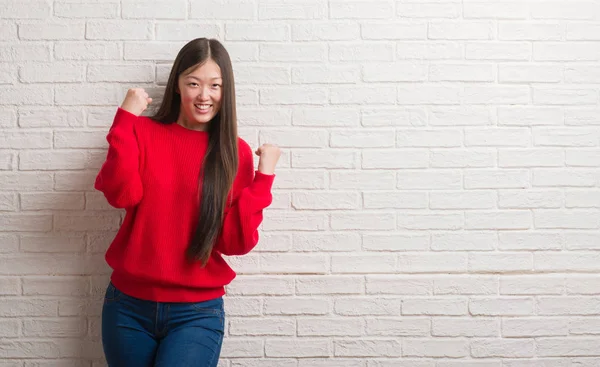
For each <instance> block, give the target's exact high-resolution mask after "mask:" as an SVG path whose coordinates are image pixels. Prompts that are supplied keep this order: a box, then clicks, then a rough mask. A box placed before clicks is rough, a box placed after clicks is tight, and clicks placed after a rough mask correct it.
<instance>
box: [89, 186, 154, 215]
mask: <svg viewBox="0 0 600 367" xmlns="http://www.w3.org/2000/svg"><path fill="white" fill-rule="evenodd" d="M95 188H96V189H97V190H99V191H101V192H102V193H103V194H104V197H105V198H106V201H107V202H108V203H109V204H110V206H112V207H114V208H117V209H128V208H131V207H134V206H136V205H137V204H139V202H140V201H141V200H142V191H141V190H127V189H124V188H116V187H115V188H113V189H109V188H107V187H103V186H101V185H98V184H96V185H95Z"/></svg>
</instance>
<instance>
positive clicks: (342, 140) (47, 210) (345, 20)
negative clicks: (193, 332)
mask: <svg viewBox="0 0 600 367" xmlns="http://www.w3.org/2000/svg"><path fill="white" fill-rule="evenodd" d="M202 36H206V37H216V38H219V39H220V40H222V41H223V42H224V43H225V45H226V47H227V48H228V50H229V51H230V53H231V56H232V59H233V61H234V67H235V73H236V79H237V87H238V111H239V121H240V132H241V135H242V136H243V137H244V138H245V139H247V140H248V142H249V143H250V144H251V145H252V146H254V147H256V146H257V145H258V144H260V143H263V142H274V143H277V144H279V145H280V146H282V148H283V155H282V158H281V161H280V164H279V168H278V177H277V180H276V183H275V188H274V194H275V200H274V203H273V206H272V207H271V208H270V209H268V210H267V211H266V215H265V222H264V224H263V226H262V235H261V242H260V244H259V246H258V248H257V249H256V250H255V251H254V252H253V253H251V254H249V255H247V256H245V257H240V258H231V259H230V262H231V263H232V265H233V266H234V267H235V269H236V270H238V272H239V277H238V278H237V279H236V280H235V281H234V282H233V283H232V284H231V285H230V286H229V287H228V293H229V295H228V296H227V299H226V307H227V312H228V321H227V326H226V333H227V335H226V339H225V344H224V347H223V353H222V360H221V362H220V365H219V366H220V367H259V366H260V367H325V366H327V367H342V366H344V367H459V366H460V367H575V366H577V367H592V366H594V367H596V366H599V365H600V252H599V251H600V216H599V214H600V212H599V209H600V154H599V153H600V151H599V149H598V148H599V146H600V105H599V103H600V100H599V98H600V97H599V96H600V2H599V1H597V0H575V1H556V0H521V1H516V0H506V1H505V0H502V1H501V0H498V1H493V0H487V1H484V0H428V1H418V0H377V1H371V0H369V1H367V0H329V1H326V0H202V1H200V0H169V1H166V0H146V1H139V0H99V1H98V0H54V1H53V0H0V366H2V367H9V366H10V367H58V366H60V367H71V366H73V367H101V366H104V362H103V356H102V348H101V345H100V342H99V337H100V311H101V305H102V296H103V292H104V290H105V286H106V282H107V276H108V274H109V270H110V269H108V267H107V266H106V264H105V263H104V258H103V255H104V251H105V250H106V248H107V246H108V243H109V242H110V240H111V239H112V237H113V236H114V234H115V232H116V230H117V229H118V226H119V223H120V220H121V216H122V213H121V212H119V211H117V210H114V209H111V208H110V207H109V206H108V205H107V204H106V202H105V200H104V199H103V197H102V195H100V194H98V193H97V192H95V191H94V190H93V189H92V183H93V179H94V177H95V174H96V172H97V170H98V169H99V167H100V165H101V164H102V161H103V159H104V157H105V150H106V142H105V135H106V131H107V128H108V126H109V125H110V123H111V121H112V117H113V114H114V111H115V108H116V106H117V104H119V103H120V102H121V100H122V98H123V96H124V92H125V91H126V90H127V88H129V87H132V86H137V87H144V88H147V89H148V90H149V91H150V93H151V94H152V96H153V97H155V98H157V99H158V98H159V97H160V94H161V92H162V90H163V89H164V85H165V83H166V80H167V77H168V72H169V70H170V65H171V62H172V60H173V59H174V57H175V54H176V53H177V51H178V50H179V48H180V47H181V46H182V45H183V44H185V43H186V42H187V41H188V40H190V39H192V38H195V37H202Z"/></svg>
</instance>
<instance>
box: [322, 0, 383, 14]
mask: <svg viewBox="0 0 600 367" xmlns="http://www.w3.org/2000/svg"><path fill="white" fill-rule="evenodd" d="M393 14H394V5H393V3H391V2H389V1H373V2H367V1H360V0H352V1H342V0H336V1H332V2H331V3H330V4H329V16H330V17H331V19H388V18H391V17H392V16H393Z"/></svg>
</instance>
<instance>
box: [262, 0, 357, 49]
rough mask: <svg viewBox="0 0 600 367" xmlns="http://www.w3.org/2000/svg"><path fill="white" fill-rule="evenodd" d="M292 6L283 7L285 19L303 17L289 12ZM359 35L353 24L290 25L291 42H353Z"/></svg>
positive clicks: (317, 23)
mask: <svg viewBox="0 0 600 367" xmlns="http://www.w3.org/2000/svg"><path fill="white" fill-rule="evenodd" d="M259 6H261V5H259ZM272 6H273V7H275V6H276V7H278V8H281V7H282V6H281V5H279V4H273V5H272ZM293 6H298V5H295V4H286V5H285V14H286V18H288V17H290V16H292V17H294V16H295V17H300V16H302V15H303V14H302V13H301V12H296V13H294V12H290V11H289V9H290V7H293ZM259 11H260V8H259ZM360 35H361V33H360V26H359V25H358V24H354V23H346V22H339V21H333V20H331V21H327V22H326V23H320V22H311V23H298V24H292V40H293V41H353V40H357V39H359V38H360Z"/></svg>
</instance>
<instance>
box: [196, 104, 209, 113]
mask: <svg viewBox="0 0 600 367" xmlns="http://www.w3.org/2000/svg"><path fill="white" fill-rule="evenodd" d="M194 107H195V108H196V112H198V113H207V112H208V111H210V109H211V107H212V105H211V104H194Z"/></svg>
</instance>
